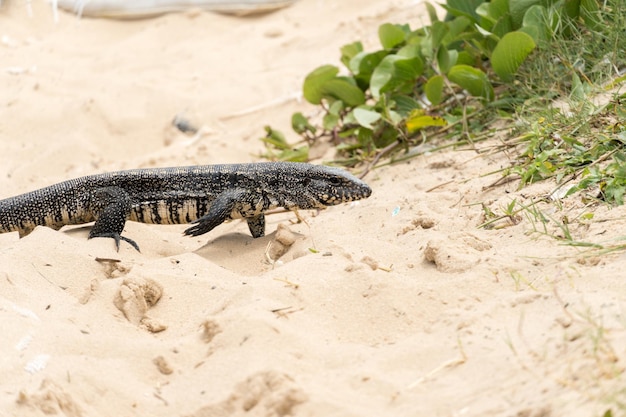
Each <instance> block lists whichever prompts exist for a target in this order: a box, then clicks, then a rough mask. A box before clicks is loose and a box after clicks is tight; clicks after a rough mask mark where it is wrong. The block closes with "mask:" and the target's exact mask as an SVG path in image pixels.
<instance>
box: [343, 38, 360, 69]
mask: <svg viewBox="0 0 626 417" xmlns="http://www.w3.org/2000/svg"><path fill="white" fill-rule="evenodd" d="M359 52H363V44H362V43H361V42H360V41H357V42H353V43H349V44H347V45H344V46H342V47H341V62H342V63H343V65H345V66H346V67H349V66H350V60H351V59H352V58H354V56H355V55H356V54H358V53H359Z"/></svg>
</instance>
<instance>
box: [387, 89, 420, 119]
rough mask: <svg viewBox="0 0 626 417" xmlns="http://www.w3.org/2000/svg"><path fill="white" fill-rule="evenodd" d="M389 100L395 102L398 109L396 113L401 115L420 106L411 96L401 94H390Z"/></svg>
mask: <svg viewBox="0 0 626 417" xmlns="http://www.w3.org/2000/svg"><path fill="white" fill-rule="evenodd" d="M391 100H392V101H394V102H395V103H396V106H395V108H396V110H397V111H398V113H399V114H400V115H402V116H406V115H408V114H409V113H410V112H411V111H413V110H415V109H419V108H420V107H421V106H420V104H419V103H418V102H417V101H415V100H414V99H413V98H412V97H409V96H406V95H403V94H396V95H393V96H391Z"/></svg>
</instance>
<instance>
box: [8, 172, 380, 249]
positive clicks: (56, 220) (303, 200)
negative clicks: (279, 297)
mask: <svg viewBox="0 0 626 417" xmlns="http://www.w3.org/2000/svg"><path fill="white" fill-rule="evenodd" d="M371 192H372V190H371V189H370V187H369V186H368V185H367V184H365V183H364V182H363V181H361V180H359V179H358V178H356V177H354V176H352V175H351V174H349V173H347V172H346V171H344V170H341V169H338V168H332V167H326V166H321V165H312V164H304V163H293V162H264V163H252V164H232V165H199V166H189V167H173V168H150V169H133V170H128V171H118V172H111V173H104V174H96V175H90V176H86V177H81V178H76V179H72V180H68V181H64V182H61V183H58V184H55V185H51V186H49V187H45V188H42V189H39V190H36V191H31V192H29V193H25V194H21V195H18V196H16V197H11V198H7V199H4V200H0V233H5V232H13V231H17V232H19V234H20V237H23V236H26V235H27V234H28V233H30V232H31V231H32V230H33V229H34V228H35V227H36V226H48V227H51V228H53V229H55V230H58V229H60V228H61V227H63V226H65V225H71V224H82V223H88V222H92V221H95V222H96V223H95V224H94V226H93V228H92V229H91V232H90V233H89V238H93V237H109V238H112V239H114V240H115V242H116V245H117V247H118V248H119V242H120V240H124V241H126V242H128V243H130V244H131V245H133V247H135V249H137V250H139V247H138V245H137V244H136V243H135V242H134V241H133V240H131V239H128V238H126V237H124V236H122V235H121V234H122V231H123V230H124V224H125V223H126V220H131V221H138V222H143V223H153V224H182V223H193V224H194V225H193V226H192V227H190V228H188V229H187V230H185V234H186V235H191V236H198V235H201V234H204V233H207V232H209V231H211V230H212V229H214V228H215V227H216V226H218V225H220V224H222V223H223V222H224V221H226V220H229V219H238V218H243V219H246V220H247V222H248V227H249V229H250V232H251V234H252V236H253V237H261V236H263V235H264V234H265V216H264V213H265V212H266V211H267V210H271V209H274V208H277V207H283V208H285V209H288V210H297V209H302V210H306V209H314V208H323V207H326V206H332V205H336V204H341V203H345V202H349V201H355V200H359V199H363V198H367V197H369V196H370V194H371Z"/></svg>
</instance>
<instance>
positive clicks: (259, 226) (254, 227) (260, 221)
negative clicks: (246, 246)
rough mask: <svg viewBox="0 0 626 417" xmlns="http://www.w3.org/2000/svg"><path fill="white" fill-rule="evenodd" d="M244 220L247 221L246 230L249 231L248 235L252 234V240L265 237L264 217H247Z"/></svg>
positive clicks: (261, 215) (260, 215)
mask: <svg viewBox="0 0 626 417" xmlns="http://www.w3.org/2000/svg"><path fill="white" fill-rule="evenodd" d="M246 220H247V221H248V229H250V234H252V237H253V238H257V237H263V236H265V216H264V215H263V214H259V215H258V216H255V217H248V218H247V219H246Z"/></svg>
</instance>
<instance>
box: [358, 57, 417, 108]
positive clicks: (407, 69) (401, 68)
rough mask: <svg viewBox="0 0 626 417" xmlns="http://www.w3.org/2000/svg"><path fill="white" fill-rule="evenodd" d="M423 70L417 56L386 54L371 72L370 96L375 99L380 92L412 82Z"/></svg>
mask: <svg viewBox="0 0 626 417" xmlns="http://www.w3.org/2000/svg"><path fill="white" fill-rule="evenodd" d="M423 71H424V62H423V61H422V59H421V58H420V57H418V56H415V57H413V58H404V57H401V56H398V55H387V56H386V57H385V59H383V60H382V61H381V62H380V64H378V66H377V67H376V69H375V70H374V72H373V73H372V78H371V80H370V91H371V93H372V96H373V97H374V98H376V99H377V98H379V97H380V94H381V93H384V92H386V91H392V90H394V89H396V88H397V87H400V86H405V85H407V84H408V83H412V82H414V81H415V79H416V78H417V77H419V75H420V74H421V73H422V72H423Z"/></svg>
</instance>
